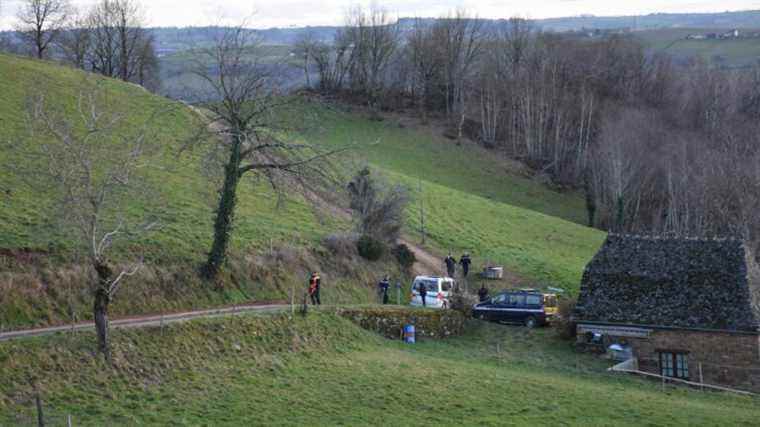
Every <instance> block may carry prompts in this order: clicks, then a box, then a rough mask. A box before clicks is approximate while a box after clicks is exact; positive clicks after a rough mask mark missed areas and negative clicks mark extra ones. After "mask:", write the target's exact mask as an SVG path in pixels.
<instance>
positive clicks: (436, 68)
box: [406, 19, 442, 122]
mask: <svg viewBox="0 0 760 427" xmlns="http://www.w3.org/2000/svg"><path fill="white" fill-rule="evenodd" d="M439 48H440V46H439V45H438V43H437V42H436V39H435V38H434V34H433V30H432V27H431V26H430V25H429V24H428V23H427V22H425V21H424V20H422V19H415V21H414V27H412V30H411V31H410V32H409V34H408V35H407V39H406V54H407V59H408V61H409V62H410V63H411V65H412V66H411V69H412V71H413V74H412V76H411V87H412V90H413V91H414V93H413V95H414V97H415V98H416V100H417V103H418V104H419V108H420V115H421V116H422V120H423V122H427V112H428V110H429V109H430V108H431V105H430V102H431V98H432V96H433V94H434V92H435V91H436V84H437V83H438V82H439V81H440V78H441V69H442V66H441V65H442V64H441V55H440V53H441V52H440V49H439Z"/></svg>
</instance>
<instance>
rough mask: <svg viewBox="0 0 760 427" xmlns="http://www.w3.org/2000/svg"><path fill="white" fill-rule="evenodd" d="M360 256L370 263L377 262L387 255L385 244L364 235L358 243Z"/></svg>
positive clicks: (357, 247)
mask: <svg viewBox="0 0 760 427" xmlns="http://www.w3.org/2000/svg"><path fill="white" fill-rule="evenodd" d="M356 249H358V250H359V255H361V256H362V258H364V259H366V260H368V261H377V260H379V259H380V258H382V257H383V254H385V244H383V242H381V241H379V240H377V239H375V238H374V237H372V236H368V235H366V234H365V235H363V236H362V237H360V238H359V240H358V241H357V242H356Z"/></svg>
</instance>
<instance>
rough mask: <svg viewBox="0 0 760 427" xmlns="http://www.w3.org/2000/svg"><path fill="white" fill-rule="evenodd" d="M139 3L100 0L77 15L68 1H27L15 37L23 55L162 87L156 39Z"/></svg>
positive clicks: (23, 6)
mask: <svg viewBox="0 0 760 427" xmlns="http://www.w3.org/2000/svg"><path fill="white" fill-rule="evenodd" d="M145 25H146V18H145V12H144V10H143V8H142V5H141V4H140V3H139V1H137V0H99V1H98V2H97V3H95V4H94V5H92V6H91V7H90V8H89V9H79V10H78V9H77V8H75V7H74V6H72V5H71V4H70V3H69V0H24V1H23V2H22V4H21V7H20V9H19V12H18V14H17V24H16V31H17V33H18V35H19V38H20V40H21V42H22V45H23V49H24V50H25V51H26V52H28V53H29V54H30V55H32V56H35V57H36V58H39V59H46V58H50V59H60V60H62V61H63V62H65V63H68V64H70V65H72V66H74V67H77V68H81V69H83V70H88V71H92V72H95V73H99V74H102V75H104V76H107V77H114V78H119V79H121V80H124V81H127V82H133V83H137V84H139V85H141V86H144V87H145V88H147V89H149V90H151V91H154V92H155V91H157V90H158V89H159V86H160V79H159V74H158V65H159V64H158V57H157V55H156V50H155V41H154V39H153V36H152V35H151V34H150V32H148V31H147V30H146V29H145Z"/></svg>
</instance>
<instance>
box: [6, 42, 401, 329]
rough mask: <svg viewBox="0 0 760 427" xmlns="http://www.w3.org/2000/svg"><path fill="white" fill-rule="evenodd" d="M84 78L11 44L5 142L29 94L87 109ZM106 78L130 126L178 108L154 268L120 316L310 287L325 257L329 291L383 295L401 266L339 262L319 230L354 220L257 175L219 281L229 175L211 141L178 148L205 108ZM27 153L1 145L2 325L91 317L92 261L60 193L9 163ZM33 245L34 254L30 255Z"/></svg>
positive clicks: (158, 196) (282, 295) (162, 184)
mask: <svg viewBox="0 0 760 427" xmlns="http://www.w3.org/2000/svg"><path fill="white" fill-rule="evenodd" d="M85 78H86V77H85V74H84V73H82V72H80V71H78V70H74V69H71V68H68V67H63V66H59V65H56V64H53V63H49V62H42V61H34V60H29V59H25V58H20V57H16V56H8V55H0V93H1V94H2V96H0V142H3V143H5V142H7V141H14V140H17V139H20V138H23V137H24V135H25V134H26V127H25V124H24V115H25V104H26V100H27V99H28V97H29V96H30V95H32V94H36V93H38V92H42V93H44V94H45V96H46V97H47V99H48V100H50V101H51V102H53V103H55V104H56V105H58V106H60V107H61V108H64V109H65V110H67V111H69V112H76V102H77V97H78V95H79V89H78V88H80V87H82V84H83V82H84V80H85ZM91 78H93V79H98V78H97V77H94V76H91ZM98 80H99V82H100V83H101V84H102V85H104V87H105V88H106V90H107V93H108V96H109V97H110V99H112V101H113V103H112V106H113V107H114V108H115V109H118V110H119V111H123V112H126V113H127V114H126V123H125V125H124V126H140V125H142V124H143V123H144V122H145V120H146V119H147V118H148V117H149V115H150V114H151V112H152V111H154V110H156V109H161V110H163V109H165V108H166V107H167V106H173V107H174V108H172V109H171V111H170V112H169V113H167V114H165V115H162V116H161V117H160V120H158V121H156V122H154V123H153V124H152V126H153V127H154V129H153V130H154V132H155V135H156V138H155V140H153V141H152V144H153V145H154V146H157V147H158V149H156V150H152V151H151V157H150V159H149V162H150V164H151V166H152V167H151V168H146V169H143V170H145V171H146V172H145V173H144V177H143V178H144V179H145V181H146V182H148V183H150V184H152V185H151V187H153V190H152V191H154V193H155V194H154V199H155V200H157V201H159V203H156V204H157V205H158V207H157V208H155V209H153V210H151V211H150V214H152V215H155V216H157V217H158V219H159V222H160V224H161V227H160V228H159V229H158V230H157V231H155V232H153V233H151V234H150V235H148V236H147V237H145V238H144V239H143V240H141V241H140V242H138V244H139V246H138V247H139V249H140V250H141V252H144V255H145V256H146V259H147V260H148V268H147V269H144V270H143V271H141V272H140V275H139V276H137V277H135V278H133V280H130V281H129V284H128V286H124V287H123V288H122V289H121V290H120V293H119V295H118V297H117V298H116V299H115V301H114V305H113V307H112V314H113V315H115V316H124V315H129V314H139V313H145V312H149V313H156V312H163V311H166V310H183V309H188V308H199V307H204V306H216V305H220V304H231V303H233V302H238V301H245V300H250V299H255V300H274V299H288V298H289V293H290V292H291V288H292V286H296V290H297V291H298V292H299V293H300V291H301V288H302V287H303V286H305V284H304V283H305V280H306V278H305V277H306V276H305V275H306V271H310V270H311V269H315V268H320V267H323V266H324V267H325V268H331V269H330V271H324V272H323V277H325V282H326V283H325V290H324V292H325V298H326V300H327V301H331V302H368V301H370V300H371V299H372V295H373V294H372V292H371V291H370V290H369V289H367V286H366V285H367V284H368V283H370V282H374V281H376V280H377V275H378V274H380V273H378V271H387V272H388V273H393V274H394V277H398V276H397V274H398V273H397V270H394V269H393V266H392V265H389V263H388V262H383V263H378V264H370V263H362V262H361V260H359V259H358V257H357V258H354V259H352V260H346V262H344V263H342V265H338V266H337V267H340V268H336V266H335V264H336V263H338V264H341V263H339V262H337V261H332V260H330V259H329V258H330V254H329V253H326V251H325V249H324V248H323V247H322V246H321V245H320V241H321V240H322V238H323V237H324V236H325V235H327V234H330V233H333V232H337V231H340V230H346V229H348V227H349V224H348V223H347V222H346V221H344V220H341V219H340V218H333V217H331V216H329V215H323V214H319V213H318V212H316V211H315V210H314V209H313V208H312V207H311V206H310V205H309V204H308V203H306V202H305V201H304V200H303V199H302V198H300V197H297V196H289V197H286V199H285V203H284V204H282V205H281V206H278V201H277V197H276V195H275V194H274V193H273V192H272V190H271V189H269V187H268V186H267V185H266V184H265V183H263V182H256V181H254V180H253V179H251V180H247V181H246V182H244V183H243V184H242V185H241V186H240V188H239V191H238V206H237V213H236V218H235V232H234V234H233V241H232V244H231V262H230V265H229V269H228V271H227V273H226V274H225V276H223V279H224V281H225V283H226V284H227V286H226V287H225V291H224V292H215V291H213V290H212V289H210V288H211V286H210V285H209V284H208V283H204V282H202V281H201V280H199V279H198V277H197V275H196V274H195V272H196V268H197V267H198V265H199V264H200V263H201V262H202V260H203V259H204V256H205V253H206V251H207V250H208V248H209V246H210V242H211V237H212V221H213V215H214V214H213V212H214V207H215V204H216V199H217V188H219V183H218V181H217V180H216V179H215V178H212V177H209V176H207V175H205V174H204V173H203V172H202V166H201V165H202V161H203V160H202V158H203V154H202V153H201V150H196V151H193V152H186V153H184V154H183V155H182V156H178V153H179V151H180V147H181V146H182V144H183V143H184V142H185V141H186V139H187V138H188V137H189V136H190V135H192V134H193V132H194V131H195V128H196V126H198V125H199V122H198V117H197V115H196V114H195V113H193V112H192V111H191V110H190V109H188V108H186V107H184V106H183V105H181V104H173V103H171V102H170V101H168V100H166V99H164V98H161V97H157V96H153V95H151V94H149V93H148V92H146V91H144V90H143V89H142V88H140V87H138V86H135V85H132V84H124V83H122V82H119V81H116V80H110V79H98ZM31 143H34V141H32V142H31ZM24 161H26V160H25V159H24V158H19V157H18V153H17V152H16V151H15V150H12V149H11V147H10V146H9V145H8V144H0V167H2V173H0V307H2V309H0V330H7V329H14V328H20V327H29V326H42V325H49V324H56V323H62V322H68V321H70V320H71V317H72V314H73V315H74V316H75V317H76V319H78V320H85V319H88V318H89V317H90V312H91V301H90V299H89V292H88V277H87V276H86V271H84V270H83V269H82V268H80V267H79V266H77V265H76V264H77V262H76V248H75V239H74V238H73V237H72V234H70V233H67V232H61V231H60V229H59V228H58V227H57V226H56V224H55V221H56V217H57V215H58V211H57V210H56V207H55V206H53V203H52V201H51V200H52V198H51V197H49V195H47V194H40V193H37V192H35V191H33V190H31V189H30V188H29V187H28V186H26V185H24V180H23V179H22V178H21V176H20V175H17V174H15V173H12V172H11V169H10V168H9V165H10V164H12V163H20V162H24ZM21 164H23V163H21ZM144 210H145V207H144V205H142V204H140V203H133V204H131V205H130V206H129V214H130V215H131V216H133V217H136V218H140V220H142V217H143V215H145V214H146V212H144ZM129 249H132V248H129ZM272 249H274V250H272ZM26 250H29V251H31V253H32V256H30V257H27V256H26V255H24V253H25V251H26ZM19 253H20V256H17V255H16V254H19ZM325 260H326V261H325Z"/></svg>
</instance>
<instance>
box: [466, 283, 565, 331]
mask: <svg viewBox="0 0 760 427" xmlns="http://www.w3.org/2000/svg"><path fill="white" fill-rule="evenodd" d="M472 315H473V317H475V318H478V319H483V320H491V321H494V322H506V323H519V324H523V325H525V326H528V327H529V328H533V327H536V326H540V325H545V324H547V323H548V322H549V321H550V320H551V319H552V318H553V317H554V316H556V315H557V296H556V295H555V294H545V293H543V292H540V291H537V290H534V289H522V290H513V291H503V292H501V293H498V294H496V295H495V296H494V297H493V298H491V299H489V300H487V301H484V302H481V303H480V304H475V306H473V308H472Z"/></svg>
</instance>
